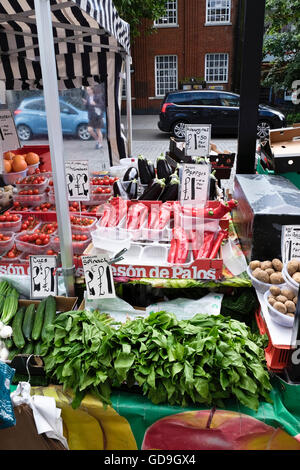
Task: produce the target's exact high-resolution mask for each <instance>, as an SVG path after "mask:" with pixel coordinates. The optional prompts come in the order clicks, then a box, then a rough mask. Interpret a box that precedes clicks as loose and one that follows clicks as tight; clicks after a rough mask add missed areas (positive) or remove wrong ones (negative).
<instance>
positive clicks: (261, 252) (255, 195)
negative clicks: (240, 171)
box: [232, 175, 300, 261]
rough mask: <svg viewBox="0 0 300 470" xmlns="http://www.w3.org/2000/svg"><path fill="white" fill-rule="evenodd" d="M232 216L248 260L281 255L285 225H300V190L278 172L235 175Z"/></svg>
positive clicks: (266, 258) (279, 256) (265, 258)
mask: <svg viewBox="0 0 300 470" xmlns="http://www.w3.org/2000/svg"><path fill="white" fill-rule="evenodd" d="M234 199H237V201H238V206H237V207H236V208H235V209H233V211H232V219H233V223H234V226H235V228H236V231H237V234H238V236H239V239H240V243H241V247H242V249H243V251H244V254H245V256H246V258H247V259H248V261H251V260H256V259H258V260H262V261H263V260H268V259H273V258H281V230H282V226H283V225H300V191H299V189H298V188H297V187H296V186H295V185H294V184H293V183H291V182H290V181H289V180H287V179H286V178H284V177H283V176H279V175H273V176H271V175H236V178H235V184H234Z"/></svg>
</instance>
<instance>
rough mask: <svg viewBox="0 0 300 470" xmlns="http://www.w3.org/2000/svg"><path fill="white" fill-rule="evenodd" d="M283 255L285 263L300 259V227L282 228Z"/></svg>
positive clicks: (286, 226) (285, 226)
mask: <svg viewBox="0 0 300 470" xmlns="http://www.w3.org/2000/svg"><path fill="white" fill-rule="evenodd" d="M281 255H282V261H283V262H284V263H286V262H288V261H290V260H291V259H292V258H300V225H283V226H282V234H281Z"/></svg>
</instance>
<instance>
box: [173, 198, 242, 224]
mask: <svg viewBox="0 0 300 470" xmlns="http://www.w3.org/2000/svg"><path fill="white" fill-rule="evenodd" d="M236 206H237V201H236V200H234V199H232V200H230V201H228V202H226V203H223V202H219V205H218V207H216V208H213V207H209V206H206V207H204V208H203V207H198V208H197V207H190V206H183V207H182V211H183V213H184V214H185V215H188V216H190V217H203V218H204V219H222V217H224V215H225V214H227V213H228V212H230V211H231V210H232V209H233V208H234V207H236Z"/></svg>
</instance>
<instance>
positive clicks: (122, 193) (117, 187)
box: [113, 180, 129, 200]
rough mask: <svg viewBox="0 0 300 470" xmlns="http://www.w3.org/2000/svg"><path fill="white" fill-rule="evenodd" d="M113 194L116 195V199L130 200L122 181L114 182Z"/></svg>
mask: <svg viewBox="0 0 300 470" xmlns="http://www.w3.org/2000/svg"><path fill="white" fill-rule="evenodd" d="M113 194H114V197H117V196H119V197H121V198H122V199H125V200H128V199H129V195H128V194H127V192H126V190H125V188H124V186H123V184H122V181H120V180H117V181H115V182H114V184H113Z"/></svg>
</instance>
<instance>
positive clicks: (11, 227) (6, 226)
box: [0, 211, 22, 232]
mask: <svg viewBox="0 0 300 470" xmlns="http://www.w3.org/2000/svg"><path fill="white" fill-rule="evenodd" d="M21 225H22V216H21V215H19V214H12V213H11V212H10V211H6V212H4V213H3V214H1V215H0V230H1V231H2V232H19V230H20V228H21Z"/></svg>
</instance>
